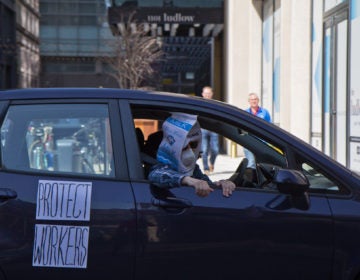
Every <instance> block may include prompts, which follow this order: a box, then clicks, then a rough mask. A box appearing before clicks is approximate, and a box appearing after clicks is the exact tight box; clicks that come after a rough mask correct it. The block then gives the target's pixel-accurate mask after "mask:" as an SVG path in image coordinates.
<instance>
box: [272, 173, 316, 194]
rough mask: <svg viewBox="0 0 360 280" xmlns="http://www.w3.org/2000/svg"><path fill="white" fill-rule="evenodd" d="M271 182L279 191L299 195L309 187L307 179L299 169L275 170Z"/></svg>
mask: <svg viewBox="0 0 360 280" xmlns="http://www.w3.org/2000/svg"><path fill="white" fill-rule="evenodd" d="M272 182H273V183H274V184H275V185H276V186H277V188H278V190H279V192H281V193H283V194H290V195H294V196H300V195H302V194H304V193H305V192H306V191H307V190H308V189H309V185H310V183H309V180H308V179H307V177H306V176H305V175H304V174H303V173H302V172H301V171H299V170H293V169H282V168H279V169H277V170H276V171H275V174H274V176H273V179H272Z"/></svg>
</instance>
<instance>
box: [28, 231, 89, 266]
mask: <svg viewBox="0 0 360 280" xmlns="http://www.w3.org/2000/svg"><path fill="white" fill-rule="evenodd" d="M88 242H89V227H80V226H60V225H35V236H34V250H33V266H47V267H73V268H86V267H87V256H88Z"/></svg>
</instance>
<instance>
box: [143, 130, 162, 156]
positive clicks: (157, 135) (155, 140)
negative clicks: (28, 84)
mask: <svg viewBox="0 0 360 280" xmlns="http://www.w3.org/2000/svg"><path fill="white" fill-rule="evenodd" d="M162 139H163V132H162V130H159V131H156V132H154V133H152V134H150V135H149V136H148V138H147V140H146V142H145V146H144V150H143V152H144V153H145V154H147V155H149V156H151V157H152V158H154V159H156V153H157V150H158V148H159V145H160V143H161V141H162Z"/></svg>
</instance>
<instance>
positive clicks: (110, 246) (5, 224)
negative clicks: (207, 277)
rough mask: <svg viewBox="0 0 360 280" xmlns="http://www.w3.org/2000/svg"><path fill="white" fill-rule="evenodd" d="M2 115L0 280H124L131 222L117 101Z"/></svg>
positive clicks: (45, 105)
mask: <svg viewBox="0 0 360 280" xmlns="http://www.w3.org/2000/svg"><path fill="white" fill-rule="evenodd" d="M6 109H7V110H6V111H4V112H2V113H3V114H2V116H4V118H3V120H2V126H1V166H2V169H1V171H0V199H1V204H0V228H1V229H0V267H1V270H2V272H3V273H4V275H5V276H6V277H7V279H25V278H34V279H65V278H70V279H90V278H91V279H94V278H101V277H105V278H106V279H117V278H118V277H119V275H121V278H122V279H132V277H133V264H134V244H135V243H134V242H135V241H134V237H135V233H136V220H135V217H136V215H135V208H134V207H135V205H134V198H133V195H132V191H131V186H130V183H129V180H128V173H127V162H126V160H125V156H124V155H125V152H124V151H125V148H124V146H123V140H122V139H123V136H122V133H121V126H120V123H119V114H118V106H117V103H116V102H115V101H108V100H85V101H83V102H80V101H75V100H74V101H73V102H72V101H71V100H70V101H69V100H67V101H64V100H53V101H51V102H39V101H38V102H37V103H34V102H26V101H18V102H12V103H11V104H10V105H9V107H8V108H6ZM110 123H111V127H110ZM113 139H116V145H113V143H114V140H113ZM115 163H116V164H115Z"/></svg>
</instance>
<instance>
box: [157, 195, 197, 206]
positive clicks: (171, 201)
mask: <svg viewBox="0 0 360 280" xmlns="http://www.w3.org/2000/svg"><path fill="white" fill-rule="evenodd" d="M152 204H153V205H154V206H158V207H162V208H173V209H174V208H175V209H184V208H190V207H192V203H191V202H190V201H189V200H187V199H184V198H178V197H166V198H161V199H160V198H155V197H153V198H152Z"/></svg>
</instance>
